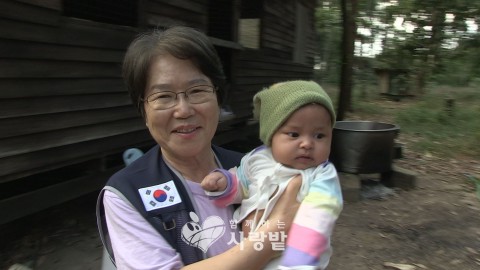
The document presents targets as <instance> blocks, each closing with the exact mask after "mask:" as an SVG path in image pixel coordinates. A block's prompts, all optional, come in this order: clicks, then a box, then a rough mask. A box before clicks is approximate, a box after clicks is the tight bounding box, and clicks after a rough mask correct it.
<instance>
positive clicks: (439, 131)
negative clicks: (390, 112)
mask: <svg viewBox="0 0 480 270" xmlns="http://www.w3.org/2000/svg"><path fill="white" fill-rule="evenodd" d="M439 91H440V90H439ZM446 99H453V100H454V107H453V110H452V111H451V112H449V111H448V110H447V109H446V105H445V104H446ZM479 99H480V90H478V89H473V88H472V89H461V90H460V91H455V92H453V91H448V92H444V93H441V94H438V93H430V94H427V95H426V96H425V97H423V99H422V101H420V102H418V103H417V104H415V105H414V106H411V107H409V108H408V109H406V110H403V111H401V112H400V113H399V114H398V115H397V116H396V122H397V123H398V124H399V125H400V127H401V130H402V132H406V133H409V134H413V135H417V136H418V137H420V138H421V139H420V140H419V141H418V142H417V143H416V144H415V145H414V148H415V149H416V150H418V151H423V152H431V153H436V154H439V155H444V156H448V157H452V156H454V155H455V154H459V153H460V154H464V155H469V156H473V157H476V158H479V157H480V144H479V143H478V142H479V141H480V104H478V102H476V101H478V100H479Z"/></svg>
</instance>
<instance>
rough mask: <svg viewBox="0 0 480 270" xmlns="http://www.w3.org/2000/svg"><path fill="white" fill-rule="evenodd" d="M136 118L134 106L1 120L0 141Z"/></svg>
mask: <svg viewBox="0 0 480 270" xmlns="http://www.w3.org/2000/svg"><path fill="white" fill-rule="evenodd" d="M134 117H138V118H140V116H139V114H138V113H137V112H136V110H135V109H134V108H133V106H123V107H115V108H108V109H93V110H86V111H74V112H63V113H53V114H43V115H33V116H26V117H15V118H3V119H0V139H1V138H7V137H13V136H21V135H27V134H35V133H40V132H46V131H54V130H59V129H65V128H71V127H76V126H83V125H91V124H99V123H105V122H109V121H116V120H120V119H128V118H134ZM140 121H141V120H140Z"/></svg>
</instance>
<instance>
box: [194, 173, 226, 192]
mask: <svg viewBox="0 0 480 270" xmlns="http://www.w3.org/2000/svg"><path fill="white" fill-rule="evenodd" d="M200 185H201V186H202V188H203V189H204V190H206V191H224V190H225V189H226V188H227V178H226V177H225V175H223V173H221V172H212V173H209V174H208V175H207V176H205V178H204V179H203V180H202V182H201V183H200Z"/></svg>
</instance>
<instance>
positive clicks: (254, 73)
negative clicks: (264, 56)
mask: <svg viewBox="0 0 480 270" xmlns="http://www.w3.org/2000/svg"><path fill="white" fill-rule="evenodd" d="M305 73H308V71H306V70H301V71H292V70H255V69H241V70H239V71H238V72H237V76H238V77H268V76H283V77H285V78H289V77H302V76H303V75H305Z"/></svg>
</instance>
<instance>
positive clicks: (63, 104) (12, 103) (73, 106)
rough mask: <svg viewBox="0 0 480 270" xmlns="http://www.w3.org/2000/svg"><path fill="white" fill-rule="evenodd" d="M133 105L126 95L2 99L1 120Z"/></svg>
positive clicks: (0, 102)
mask: <svg viewBox="0 0 480 270" xmlns="http://www.w3.org/2000/svg"><path fill="white" fill-rule="evenodd" d="M129 104H131V101H130V98H129V97H128V95H127V94H125V93H118V94H117V93H111V94H98V95H75V96H73V95H71V96H53V97H35V98H22V99H0V119H2V118H10V117H19V116H27V115H36V114H47V113H58V112H67V111H80V110H90V109H100V108H110V107H118V106H125V105H129Z"/></svg>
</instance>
